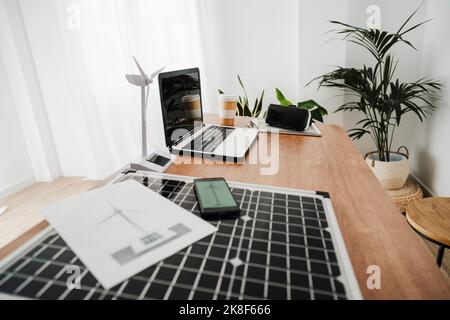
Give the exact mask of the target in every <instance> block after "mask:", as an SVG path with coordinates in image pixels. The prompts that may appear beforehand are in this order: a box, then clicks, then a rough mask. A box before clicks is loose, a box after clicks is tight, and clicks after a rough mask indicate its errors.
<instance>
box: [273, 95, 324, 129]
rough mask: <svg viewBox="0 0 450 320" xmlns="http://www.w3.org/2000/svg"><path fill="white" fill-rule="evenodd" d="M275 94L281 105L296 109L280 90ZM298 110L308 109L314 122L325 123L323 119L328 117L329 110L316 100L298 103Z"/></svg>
mask: <svg viewBox="0 0 450 320" xmlns="http://www.w3.org/2000/svg"><path fill="white" fill-rule="evenodd" d="M275 94H276V97H277V100H278V101H279V102H280V105H282V106H293V107H295V105H294V104H293V103H292V102H291V101H289V100H288V99H286V97H285V96H284V94H283V93H282V92H281V90H280V89H278V88H276V89H275ZM297 108H300V109H306V110H309V111H311V116H312V119H313V121H319V122H323V117H325V116H326V115H328V111H327V109H325V108H324V107H322V106H321V105H319V104H318V103H317V102H315V101H314V100H307V101H302V102H298V103H297Z"/></svg>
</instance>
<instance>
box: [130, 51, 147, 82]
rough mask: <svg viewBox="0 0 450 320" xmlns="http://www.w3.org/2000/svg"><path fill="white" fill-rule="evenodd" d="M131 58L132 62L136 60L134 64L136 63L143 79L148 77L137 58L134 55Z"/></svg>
mask: <svg viewBox="0 0 450 320" xmlns="http://www.w3.org/2000/svg"><path fill="white" fill-rule="evenodd" d="M133 59H134V62H136V65H137V67H138V69H139V72H140V74H141V76H142V77H143V78H144V79H148V76H147V74H146V73H145V72H144V69H142V67H141V65H140V64H139V62H138V61H137V59H136V57H135V56H133Z"/></svg>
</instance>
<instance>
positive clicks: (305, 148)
mask: <svg viewBox="0 0 450 320" xmlns="http://www.w3.org/2000/svg"><path fill="white" fill-rule="evenodd" d="M207 120H208V122H214V121H216V120H217V119H216V117H211V116H210V117H207ZM247 124H248V121H247V120H246V119H238V121H237V125H240V126H246V125H247ZM320 130H321V131H322V134H323V136H322V137H321V138H317V137H304V136H291V135H280V136H279V142H280V146H279V150H278V151H279V170H278V172H277V174H275V175H269V176H264V175H261V174H260V169H261V168H262V167H267V166H265V165H263V164H214V163H209V164H208V163H203V164H176V165H173V166H172V167H171V168H170V169H169V171H168V172H169V173H172V174H179V175H187V176H195V177H217V176H221V177H224V178H226V179H228V180H230V181H237V182H244V183H245V182H246V183H255V184H265V185H271V186H280V187H288V188H299V189H307V190H320V191H328V192H329V193H330V195H331V200H332V202H333V206H334V210H335V213H336V216H337V220H338V222H339V225H340V228H341V231H342V234H343V237H344V241H345V243H346V246H347V250H348V253H349V256H350V259H351V261H352V264H353V268H354V271H355V273H356V277H357V279H358V282H359V285H360V288H361V292H362V294H363V296H364V298H365V299H450V283H449V280H448V278H447V276H446V275H445V274H444V273H443V271H441V270H440V269H439V268H438V267H437V266H436V264H435V263H434V258H433V256H432V254H431V252H430V251H429V250H428V249H427V248H426V247H425V245H424V243H423V242H422V241H421V240H420V239H419V237H417V235H416V234H415V233H414V231H413V230H411V228H410V227H409V226H408V223H407V222H406V221H405V218H404V217H403V216H402V215H401V214H399V213H398V209H397V208H396V207H395V206H394V204H393V203H392V201H391V199H390V198H389V196H388V195H387V193H386V192H385V191H384V189H383V188H382V186H381V185H380V183H379V182H378V181H377V179H376V178H375V176H374V175H373V174H372V172H371V171H370V169H369V168H368V167H367V165H366V163H365V162H364V159H363V157H362V156H361V154H360V153H359V152H358V150H357V149H356V147H355V146H354V144H353V143H352V141H351V140H350V139H349V138H348V136H347V134H346V132H345V131H344V129H343V128H342V127H339V126H335V125H321V126H320ZM270 137H271V135H267V134H260V135H259V138H258V139H259V140H260V141H262V140H264V139H265V138H270ZM269 140H270V139H269ZM257 149H258V148H257V144H255V145H254V146H253V147H252V148H251V149H250V152H249V156H252V157H253V156H255V153H257V152H258V150H257ZM249 156H247V159H249ZM180 160H189V159H187V158H186V159H180ZM107 181H109V179H108V180H107ZM43 227H45V225H40V226H37V227H36V228H35V229H34V230H32V231H30V232H28V234H26V235H24V236H23V237H21V238H20V239H18V240H17V241H16V242H14V243H12V244H11V245H10V246H9V247H7V248H6V249H4V250H2V251H0V257H1V256H2V254H3V255H5V254H8V253H9V252H11V251H12V250H13V249H15V248H17V247H18V246H20V245H21V244H22V243H23V242H24V241H25V240H26V239H27V238H29V237H30V236H31V235H33V234H35V233H36V232H38V231H39V230H41V229H42V228H43ZM372 265H377V266H379V267H380V269H381V289H379V290H377V289H374V290H370V289H368V288H367V286H366V283H367V278H368V277H369V274H367V268H368V267H369V266H372Z"/></svg>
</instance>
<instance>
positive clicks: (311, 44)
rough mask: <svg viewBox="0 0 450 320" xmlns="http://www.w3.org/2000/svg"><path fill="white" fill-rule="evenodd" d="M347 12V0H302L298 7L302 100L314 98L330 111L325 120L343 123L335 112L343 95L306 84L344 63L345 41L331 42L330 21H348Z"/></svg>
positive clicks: (300, 95)
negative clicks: (318, 89)
mask: <svg viewBox="0 0 450 320" xmlns="http://www.w3.org/2000/svg"><path fill="white" fill-rule="evenodd" d="M347 11H348V0H321V1H317V0H301V1H300V6H299V55H298V59H299V70H298V78H299V87H298V95H299V97H298V98H299V101H304V100H309V99H313V100H315V101H316V102H317V103H319V104H320V105H322V106H323V107H325V108H326V109H327V110H328V112H329V116H328V117H327V118H326V119H325V121H326V122H327V123H336V124H340V125H342V124H343V115H342V113H339V114H336V113H333V112H334V110H335V109H336V108H337V107H338V106H339V105H341V104H342V103H343V102H344V98H343V97H342V96H338V92H336V91H334V90H330V89H328V88H325V89H324V88H322V89H320V91H319V92H317V87H318V86H317V82H313V83H311V84H310V85H308V86H305V85H306V84H307V83H308V82H310V81H311V80H312V79H314V78H316V77H317V76H319V75H322V74H324V73H327V72H329V71H331V70H332V69H333V68H334V67H335V66H337V65H339V66H344V65H345V59H346V48H347V46H346V44H345V42H342V41H336V40H334V41H332V38H333V37H332V36H331V35H330V34H327V33H328V31H329V30H330V29H331V28H332V27H333V25H332V24H331V23H329V21H330V20H337V21H347V14H348V12H347ZM330 40H331V41H330Z"/></svg>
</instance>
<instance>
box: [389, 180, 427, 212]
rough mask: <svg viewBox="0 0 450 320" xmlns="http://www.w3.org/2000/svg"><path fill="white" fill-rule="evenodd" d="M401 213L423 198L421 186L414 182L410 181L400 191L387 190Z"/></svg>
mask: <svg viewBox="0 0 450 320" xmlns="http://www.w3.org/2000/svg"><path fill="white" fill-rule="evenodd" d="M386 192H387V193H388V194H389V196H390V197H391V199H392V202H394V204H395V205H396V206H397V208H398V209H399V210H400V211H401V213H405V212H406V208H407V207H408V205H409V204H410V203H411V202H412V201H415V200H418V199H422V198H423V192H422V189H421V188H420V186H419V185H418V184H417V183H415V182H414V181H413V180H411V179H408V180H407V181H406V184H405V185H404V186H403V188H401V189H398V190H386Z"/></svg>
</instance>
